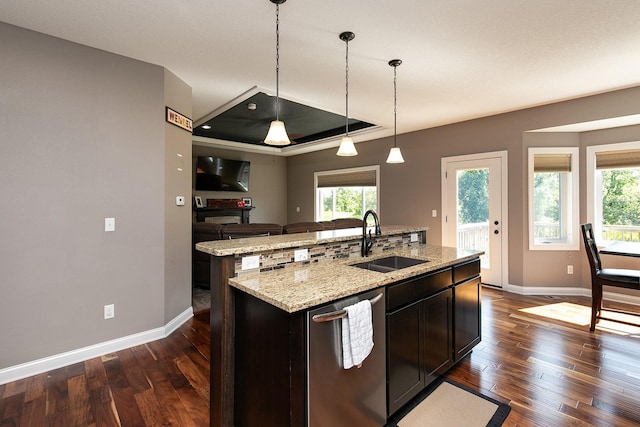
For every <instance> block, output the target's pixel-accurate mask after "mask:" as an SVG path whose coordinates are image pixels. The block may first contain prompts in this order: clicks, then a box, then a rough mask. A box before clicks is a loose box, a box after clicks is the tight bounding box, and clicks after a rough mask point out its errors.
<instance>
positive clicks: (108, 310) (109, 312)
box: [104, 304, 116, 319]
mask: <svg viewBox="0 0 640 427" xmlns="http://www.w3.org/2000/svg"><path fill="white" fill-rule="evenodd" d="M115 310H116V309H115V306H114V304H108V305H105V306H104V318H105V319H113V318H114V317H116V311H115Z"/></svg>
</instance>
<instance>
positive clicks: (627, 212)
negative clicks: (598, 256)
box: [596, 168, 640, 242]
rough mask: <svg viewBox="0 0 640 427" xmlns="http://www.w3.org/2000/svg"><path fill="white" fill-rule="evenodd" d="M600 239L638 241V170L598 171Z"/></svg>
mask: <svg viewBox="0 0 640 427" xmlns="http://www.w3.org/2000/svg"><path fill="white" fill-rule="evenodd" d="M599 172H600V173H599V174H596V177H597V176H599V177H600V179H601V185H602V186H601V188H602V194H601V197H602V238H603V239H604V240H609V241H611V240H621V241H636V242H637V241H640V168H630V169H602V170H600V171H599Z"/></svg>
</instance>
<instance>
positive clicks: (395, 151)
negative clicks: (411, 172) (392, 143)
mask: <svg viewBox="0 0 640 427" xmlns="http://www.w3.org/2000/svg"><path fill="white" fill-rule="evenodd" d="M387 163H404V157H402V153H401V152H400V149H399V148H398V147H391V150H389V156H388V157H387Z"/></svg>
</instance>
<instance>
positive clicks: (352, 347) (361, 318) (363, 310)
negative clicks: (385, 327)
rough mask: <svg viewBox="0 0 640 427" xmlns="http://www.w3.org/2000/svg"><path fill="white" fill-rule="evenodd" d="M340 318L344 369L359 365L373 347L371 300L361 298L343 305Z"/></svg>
mask: <svg viewBox="0 0 640 427" xmlns="http://www.w3.org/2000/svg"><path fill="white" fill-rule="evenodd" d="M345 310H346V311H347V316H346V317H344V318H343V319H342V360H343V365H344V366H343V367H344V369H350V368H351V367H353V366H357V367H360V365H362V361H363V360H364V359H365V358H366V357H367V356H368V355H369V353H371V350H372V349H373V322H372V319H371V302H370V301H369V300H363V301H360V302H359V303H356V304H353V305H350V306H348V307H345Z"/></svg>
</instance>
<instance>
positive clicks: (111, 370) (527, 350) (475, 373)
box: [0, 289, 640, 427]
mask: <svg viewBox="0 0 640 427" xmlns="http://www.w3.org/2000/svg"><path fill="white" fill-rule="evenodd" d="M557 304H562V305H557ZM571 304H573V305H571ZM588 305H589V299H588V298H578V297H566V298H565V297H561V298H560V297H556V298H549V297H531V296H520V295H515V294H508V293H503V292H501V291H497V290H492V289H485V290H484V296H483V306H482V309H483V341H482V342H481V343H480V344H479V345H478V346H477V347H476V348H475V349H474V351H473V352H472V354H471V355H470V356H468V357H467V358H465V359H464V360H463V361H462V362H461V363H460V364H458V365H457V366H456V367H454V368H453V369H452V370H451V371H450V372H449V373H448V374H447V377H449V378H451V379H453V380H455V381H457V382H459V383H462V384H465V385H467V386H469V387H471V388H473V389H475V390H478V391H480V392H482V393H484V394H486V395H488V396H491V397H493V398H495V399H498V400H500V401H503V402H508V403H509V404H510V405H511V408H512V410H511V413H510V414H509V417H508V418H507V420H506V422H505V424H504V425H505V426H544V427H549V426H638V425H640V328H636V329H633V328H632V329H628V330H627V332H620V331H616V330H615V329H617V327H616V326H612V328H611V329H609V330H597V331H596V332H595V333H589V326H588V324H584V325H578V324H575V323H570V322H568V321H566V320H559V319H554V318H550V317H545V316H543V315H540V314H533V313H531V312H525V311H521V309H529V308H532V307H534V308H535V307H542V309H545V308H546V311H547V312H549V313H551V314H552V315H553V314H555V315H562V316H563V317H564V318H567V319H571V321H573V322H580V321H581V319H582V318H583V317H584V307H588ZM580 306H582V307H583V308H581V307H580ZM587 316H588V309H587ZM582 320H583V319H582ZM587 322H588V319H587ZM209 343H210V338H209V317H208V313H201V314H198V315H196V316H195V317H194V318H193V319H191V320H189V321H188V322H187V323H185V324H184V325H182V326H181V327H180V328H179V329H178V330H177V331H176V332H174V333H173V334H172V335H171V336H170V337H168V338H166V339H163V340H159V341H155V342H152V343H148V344H145V345H141V346H137V347H133V348H130V349H127V350H123V351H119V352H117V353H114V354H109V355H106V356H103V357H100V358H95V359H91V360H88V361H86V362H84V363H78V364H75V365H72V366H67V367H66V368H61V369H56V370H54V371H51V372H47V373H45V374H41V375H36V376H33V377H30V378H26V379H23V380H20V381H16V382H13V383H9V384H5V385H0V397H1V399H0V427H6V426H37V427H39V426H64V427H69V426H145V425H146V426H169V425H171V426H206V425H208V424H209V354H210V351H209ZM274 427H279V426H274Z"/></svg>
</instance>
